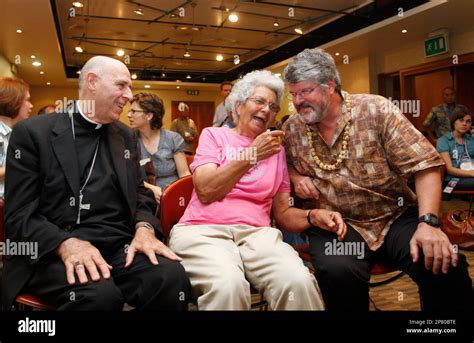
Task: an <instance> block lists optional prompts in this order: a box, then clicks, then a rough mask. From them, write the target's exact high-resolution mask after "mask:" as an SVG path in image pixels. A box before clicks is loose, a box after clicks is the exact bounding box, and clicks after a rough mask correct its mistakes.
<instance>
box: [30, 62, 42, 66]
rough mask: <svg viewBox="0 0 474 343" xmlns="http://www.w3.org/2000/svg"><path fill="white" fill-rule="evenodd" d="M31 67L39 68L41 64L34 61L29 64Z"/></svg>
mask: <svg viewBox="0 0 474 343" xmlns="http://www.w3.org/2000/svg"><path fill="white" fill-rule="evenodd" d="M31 64H32V65H33V66H35V67H41V62H40V61H34V62H33V63H31Z"/></svg>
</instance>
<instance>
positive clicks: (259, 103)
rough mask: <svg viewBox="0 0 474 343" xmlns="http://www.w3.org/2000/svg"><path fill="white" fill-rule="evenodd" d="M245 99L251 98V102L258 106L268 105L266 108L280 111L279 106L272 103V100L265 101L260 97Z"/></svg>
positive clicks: (276, 111) (274, 111)
mask: <svg viewBox="0 0 474 343" xmlns="http://www.w3.org/2000/svg"><path fill="white" fill-rule="evenodd" d="M247 100H252V102H253V103H254V104H255V105H257V106H258V107H260V108H265V107H267V106H268V109H269V110H270V111H271V112H273V113H278V112H280V106H278V105H277V104H274V103H273V102H267V101H266V100H264V99H262V98H253V97H252V98H247Z"/></svg>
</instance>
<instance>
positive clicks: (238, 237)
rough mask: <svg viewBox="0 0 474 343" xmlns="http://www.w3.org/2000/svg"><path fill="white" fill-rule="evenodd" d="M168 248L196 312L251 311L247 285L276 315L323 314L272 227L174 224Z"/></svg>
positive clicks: (304, 271) (310, 282)
mask: <svg viewBox="0 0 474 343" xmlns="http://www.w3.org/2000/svg"><path fill="white" fill-rule="evenodd" d="M169 246H170V248H171V249H172V250H173V251H174V252H176V253H177V254H178V255H179V256H180V257H181V258H182V259H183V262H182V264H183V266H184V268H185V270H186V272H187V274H188V276H189V278H190V280H191V285H192V297H193V298H194V299H197V302H198V308H199V310H249V309H250V305H251V301H250V284H251V285H252V286H253V287H254V288H255V289H257V290H258V291H259V292H260V293H261V294H263V295H264V297H265V299H266V300H267V301H268V303H269V304H270V306H271V308H272V309H274V310H323V309H324V305H323V301H322V298H321V296H320V292H319V287H318V284H317V282H316V279H315V278H314V276H313V275H312V274H311V273H310V271H309V269H308V268H307V267H306V266H305V265H304V264H303V261H302V260H301V259H300V257H299V256H298V253H297V252H296V251H295V250H294V249H293V248H292V247H291V246H290V245H288V244H286V243H284V242H283V240H282V234H281V232H280V231H279V230H277V229H275V228H272V227H253V226H249V225H190V226H186V225H183V224H177V225H175V226H174V227H173V230H172V231H171V234H170V241H169ZM249 283H250V284H249Z"/></svg>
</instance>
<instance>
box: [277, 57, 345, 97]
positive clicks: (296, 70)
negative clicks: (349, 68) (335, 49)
mask: <svg viewBox="0 0 474 343" xmlns="http://www.w3.org/2000/svg"><path fill="white" fill-rule="evenodd" d="M284 79H285V81H286V82H288V83H297V82H301V81H313V82H315V83H317V84H319V85H325V86H327V85H328V82H329V81H331V80H334V82H335V83H336V89H340V87H341V77H340V76H339V71H338V70H337V68H336V64H335V63H334V59H333V58H332V56H331V55H330V54H328V53H327V52H326V51H324V50H323V49H319V48H315V49H305V50H303V51H302V52H300V53H299V54H298V55H296V57H295V58H294V59H293V60H292V61H291V62H290V63H289V64H288V66H287V67H286V68H285V71H284Z"/></svg>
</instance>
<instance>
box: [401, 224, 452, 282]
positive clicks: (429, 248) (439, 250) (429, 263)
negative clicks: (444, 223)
mask: <svg viewBox="0 0 474 343" xmlns="http://www.w3.org/2000/svg"><path fill="white" fill-rule="evenodd" d="M420 247H421V248H422V249H423V255H424V257H425V268H426V269H428V270H432V271H433V273H434V274H438V273H439V269H440V268H441V271H442V272H443V273H444V274H447V273H448V270H449V267H450V264H451V265H452V266H453V267H456V266H457V264H458V254H457V252H456V251H455V249H454V247H453V245H452V244H451V243H450V242H449V239H448V236H446V234H445V233H444V232H443V231H441V230H440V229H437V228H433V227H431V226H429V225H428V224H426V223H420V224H419V225H418V228H417V230H416V231H415V234H414V235H413V237H412V238H411V240H410V254H411V256H412V258H413V262H414V263H416V262H418V259H419V248H420Z"/></svg>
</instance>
